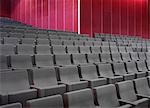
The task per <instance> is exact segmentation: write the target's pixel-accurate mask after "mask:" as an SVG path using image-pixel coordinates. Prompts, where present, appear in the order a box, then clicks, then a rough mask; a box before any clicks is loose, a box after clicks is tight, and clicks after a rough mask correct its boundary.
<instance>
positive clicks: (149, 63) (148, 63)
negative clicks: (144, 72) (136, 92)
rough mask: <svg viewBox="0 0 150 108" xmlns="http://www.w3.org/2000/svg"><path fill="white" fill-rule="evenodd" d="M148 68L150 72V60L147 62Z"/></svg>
mask: <svg viewBox="0 0 150 108" xmlns="http://www.w3.org/2000/svg"><path fill="white" fill-rule="evenodd" d="M146 64H147V68H148V70H150V60H146Z"/></svg>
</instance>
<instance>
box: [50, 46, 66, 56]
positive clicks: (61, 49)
mask: <svg viewBox="0 0 150 108" xmlns="http://www.w3.org/2000/svg"><path fill="white" fill-rule="evenodd" d="M52 52H53V54H66V47H65V46H61V45H55V46H52Z"/></svg>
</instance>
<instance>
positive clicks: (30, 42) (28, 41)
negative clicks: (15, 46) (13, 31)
mask: <svg viewBox="0 0 150 108" xmlns="http://www.w3.org/2000/svg"><path fill="white" fill-rule="evenodd" d="M21 43H22V44H31V45H34V44H35V39H34V38H33V39H32V38H22V39H21Z"/></svg>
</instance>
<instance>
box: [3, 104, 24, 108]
mask: <svg viewBox="0 0 150 108" xmlns="http://www.w3.org/2000/svg"><path fill="white" fill-rule="evenodd" d="M0 108H22V105H21V104H20V103H12V104H6V105H2V106H0Z"/></svg>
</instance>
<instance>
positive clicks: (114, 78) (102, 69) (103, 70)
mask: <svg viewBox="0 0 150 108" xmlns="http://www.w3.org/2000/svg"><path fill="white" fill-rule="evenodd" d="M98 71H99V73H100V76H102V77H104V78H107V80H108V82H109V83H111V84H113V83H116V82H119V81H122V80H123V77H122V76H119V75H114V73H113V70H112V67H111V64H98Z"/></svg>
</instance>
